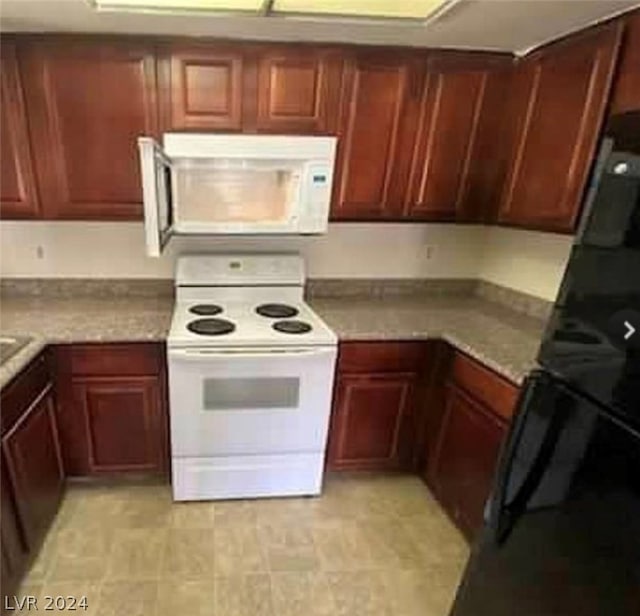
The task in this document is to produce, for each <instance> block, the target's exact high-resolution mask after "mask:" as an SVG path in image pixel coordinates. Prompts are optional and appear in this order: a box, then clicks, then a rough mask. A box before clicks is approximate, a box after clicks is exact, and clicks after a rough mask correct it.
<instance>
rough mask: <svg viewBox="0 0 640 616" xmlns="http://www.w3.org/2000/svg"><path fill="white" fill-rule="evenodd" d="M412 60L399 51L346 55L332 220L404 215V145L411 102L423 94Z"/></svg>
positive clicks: (372, 218) (408, 158)
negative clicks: (418, 86) (419, 89)
mask: <svg viewBox="0 0 640 616" xmlns="http://www.w3.org/2000/svg"><path fill="white" fill-rule="evenodd" d="M414 70H415V66H414V63H413V62H412V61H411V60H408V59H405V58H403V57H402V56H401V55H400V54H398V53H393V54H384V55H380V54H377V53H375V52H362V53H356V54H354V55H352V56H351V57H349V58H347V60H346V63H345V70H344V79H343V91H342V96H341V111H340V116H341V119H340V128H339V137H340V141H339V146H338V161H337V163H336V165H337V168H336V170H337V174H336V178H335V181H334V184H335V185H334V197H333V204H332V210H331V216H332V218H333V219H334V220H348V219H365V220H366V219H369V220H374V219H394V218H399V217H401V216H402V193H403V190H404V182H403V179H404V180H405V181H406V176H407V173H408V167H409V164H408V163H409V162H410V154H409V155H407V152H406V149H405V148H402V147H401V144H402V143H403V132H404V129H405V126H406V123H407V120H408V119H409V116H410V114H409V113H408V106H409V103H410V102H411V100H412V99H413V100H416V101H417V99H418V98H419V93H418V92H417V86H416V85H415V82H416V80H415V77H414Z"/></svg>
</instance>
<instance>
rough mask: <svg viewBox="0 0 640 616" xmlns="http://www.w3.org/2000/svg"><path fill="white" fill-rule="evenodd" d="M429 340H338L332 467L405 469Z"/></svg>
mask: <svg viewBox="0 0 640 616" xmlns="http://www.w3.org/2000/svg"><path fill="white" fill-rule="evenodd" d="M427 347H428V343H421V342H418V343H415V342H346V343H342V344H341V345H340V353H339V359H338V369H337V370H338V373H337V377H336V386H335V389H334V403H333V412H332V418H331V429H330V436H329V447H328V461H327V466H328V468H329V469H330V470H409V469H410V468H411V466H412V464H413V455H414V446H415V434H416V430H415V426H416V424H417V422H418V421H419V418H418V415H417V408H418V405H417V401H418V399H419V392H420V391H421V382H422V380H421V377H422V375H423V372H424V369H425V361H426V357H427Z"/></svg>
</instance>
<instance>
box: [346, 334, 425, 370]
mask: <svg viewBox="0 0 640 616" xmlns="http://www.w3.org/2000/svg"><path fill="white" fill-rule="evenodd" d="M427 344H428V343H426V342H342V343H340V354H339V357H338V371H339V372H340V373H356V374H357V373H370V372H382V373H387V372H417V371H419V370H420V369H421V368H422V362H423V360H424V358H425V354H426V346H427Z"/></svg>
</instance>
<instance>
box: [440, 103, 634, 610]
mask: <svg viewBox="0 0 640 616" xmlns="http://www.w3.org/2000/svg"><path fill="white" fill-rule="evenodd" d="M605 135H606V137H605V138H604V139H603V141H602V144H601V148H600V151H599V155H598V156H597V160H596V162H595V164H594V171H593V173H592V180H591V183H590V187H589V190H588V194H587V196H586V201H585V204H584V210H583V214H582V218H581V222H580V227H579V230H578V233H577V235H576V239H575V242H574V245H573V248H572V252H571V256H570V259H569V262H568V265H567V269H566V272H565V275H564V279H563V282H562V285H561V288H560V291H559V294H558V297H557V300H556V302H555V304H554V308H553V313H552V315H551V318H550V320H549V323H548V325H547V328H546V331H545V335H544V338H543V341H542V345H541V347H540V351H539V354H538V365H539V366H540V368H539V369H538V370H535V371H534V372H533V373H531V374H530V375H529V377H528V378H527V379H526V381H525V384H524V386H523V389H522V393H521V396H520V400H519V403H518V408H517V410H516V414H515V416H514V420H513V424H512V426H511V429H510V432H509V435H508V437H507V440H506V442H505V445H504V447H503V451H502V453H501V456H500V462H499V465H498V471H497V476H496V480H495V483H494V486H493V492H492V495H491V497H490V499H489V502H488V504H487V508H486V511H485V524H484V527H483V529H482V531H481V532H480V534H479V537H478V539H477V540H476V543H475V545H474V547H473V549H472V553H471V557H470V559H469V562H468V564H467V567H466V570H465V573H464V577H463V579H462V583H461V585H460V587H459V589H458V593H457V596H456V599H455V602H454V604H453V607H452V610H451V613H450V614H451V616H639V615H640V113H635V112H634V113H629V114H625V115H621V116H618V117H614V118H613V119H612V120H611V122H610V123H609V124H608V126H607V128H606V131H605Z"/></svg>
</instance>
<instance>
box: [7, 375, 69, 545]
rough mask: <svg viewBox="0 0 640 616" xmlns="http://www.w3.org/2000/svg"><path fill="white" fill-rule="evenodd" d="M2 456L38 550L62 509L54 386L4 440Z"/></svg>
mask: <svg viewBox="0 0 640 616" xmlns="http://www.w3.org/2000/svg"><path fill="white" fill-rule="evenodd" d="M2 453H3V456H4V463H5V464H6V466H7V473H8V475H9V478H10V479H11V482H12V484H13V486H14V492H15V498H16V504H17V508H18V510H19V512H20V518H21V520H22V523H23V527H24V532H25V536H26V537H25V538H26V540H27V543H28V545H29V546H30V547H35V546H37V545H38V543H39V541H40V539H41V538H42V536H43V535H44V533H45V532H46V530H47V529H48V527H49V524H50V522H51V520H52V519H53V517H54V516H55V513H56V511H57V510H58V505H59V504H60V500H61V498H62V493H63V487H64V471H63V468H62V460H61V458H60V447H59V443H58V434H57V429H56V421H55V414H54V403H53V394H52V392H51V385H49V386H48V387H47V389H45V390H44V391H43V392H42V393H41V394H40V396H39V397H38V398H37V400H36V401H35V402H34V403H33V405H32V406H31V407H30V408H29V410H28V411H27V412H26V413H25V414H24V415H23V416H22V417H21V418H20V420H18V423H17V424H16V425H15V426H14V427H13V428H12V429H11V430H10V431H9V432H8V433H7V434H6V435H5V436H4V437H3V439H2Z"/></svg>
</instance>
